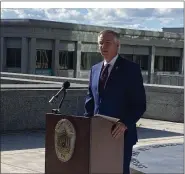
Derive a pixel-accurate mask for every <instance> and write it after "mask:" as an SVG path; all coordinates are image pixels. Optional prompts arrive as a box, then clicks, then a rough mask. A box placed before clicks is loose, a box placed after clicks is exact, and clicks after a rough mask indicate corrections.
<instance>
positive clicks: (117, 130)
mask: <svg viewBox="0 0 185 174" xmlns="http://www.w3.org/2000/svg"><path fill="white" fill-rule="evenodd" d="M126 129H127V127H126V126H125V125H124V124H123V123H121V122H117V123H116V125H115V127H114V129H113V130H112V136H113V137H114V138H119V137H120V136H122V135H123V134H124V132H125V130H126Z"/></svg>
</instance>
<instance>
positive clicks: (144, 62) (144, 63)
mask: <svg viewBox="0 0 185 174" xmlns="http://www.w3.org/2000/svg"><path fill="white" fill-rule="evenodd" d="M135 62H136V63H137V64H139V65H140V67H141V69H142V70H144V71H146V70H148V56H145V55H136V61H135Z"/></svg>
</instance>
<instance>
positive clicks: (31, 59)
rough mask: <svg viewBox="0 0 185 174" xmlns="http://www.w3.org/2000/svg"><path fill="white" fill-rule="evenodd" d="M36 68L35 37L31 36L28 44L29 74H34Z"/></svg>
mask: <svg viewBox="0 0 185 174" xmlns="http://www.w3.org/2000/svg"><path fill="white" fill-rule="evenodd" d="M35 69H36V38H31V40H30V44H29V74H35Z"/></svg>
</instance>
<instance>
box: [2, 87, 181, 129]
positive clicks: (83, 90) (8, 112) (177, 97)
mask: <svg viewBox="0 0 185 174" xmlns="http://www.w3.org/2000/svg"><path fill="white" fill-rule="evenodd" d="M60 88H61V85H57V84H34V85H33V84H29V85H28V84H27V85H25V84H22V85H20V84H16V85H15V84H12V85H10V84H9V85H5V84H4V85H1V89H2V90H1V103H0V104H1V119H2V120H1V121H2V122H1V126H0V129H1V131H11V130H25V129H45V114H46V113H47V112H51V111H52V109H54V108H57V105H58V104H57V103H59V100H60V98H59V99H58V101H57V103H56V104H54V105H53V106H51V105H50V104H49V103H48V101H49V100H50V98H51V97H52V96H53V95H54V94H55V93H56V92H57V91H58V89H60ZM145 89H146V95H147V111H146V112H145V114H144V115H143V118H150V119H156V120H164V121H172V122H180V123H183V122H184V89H183V88H182V87H170V88H168V87H167V86H159V85H156V86H149V85H145ZM86 94H87V85H83V84H71V89H69V90H68V94H67V96H66V99H65V101H64V103H63V106H62V108H61V111H62V114H70V115H77V116H82V115H83V113H84V102H85V96H86Z"/></svg>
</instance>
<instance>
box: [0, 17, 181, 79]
mask: <svg viewBox="0 0 185 174" xmlns="http://www.w3.org/2000/svg"><path fill="white" fill-rule="evenodd" d="M103 29H113V30H114V31H117V32H119V33H120V36H121V48H120V54H121V55H123V56H125V57H126V58H128V59H129V60H131V61H134V62H136V63H138V64H140V67H141V69H142V72H143V74H148V77H149V81H150V80H151V78H150V77H151V76H152V74H154V73H162V74H164V73H167V74H183V72H184V68H183V50H184V49H183V45H184V37H183V35H181V34H177V33H165V32H153V31H142V30H130V29H120V28H119V29H118V28H110V27H97V26H90V25H79V24H70V23H61V22H53V21H41V20H30V19H24V20H23V19H19V20H2V21H1V71H5V72H19V73H28V74H47V75H55V76H65V77H77V78H88V76H89V70H90V68H91V66H92V65H94V64H96V63H98V62H100V61H101V60H102V56H101V55H100V53H99V49H98V45H97V36H98V33H99V32H100V31H101V30H103Z"/></svg>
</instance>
